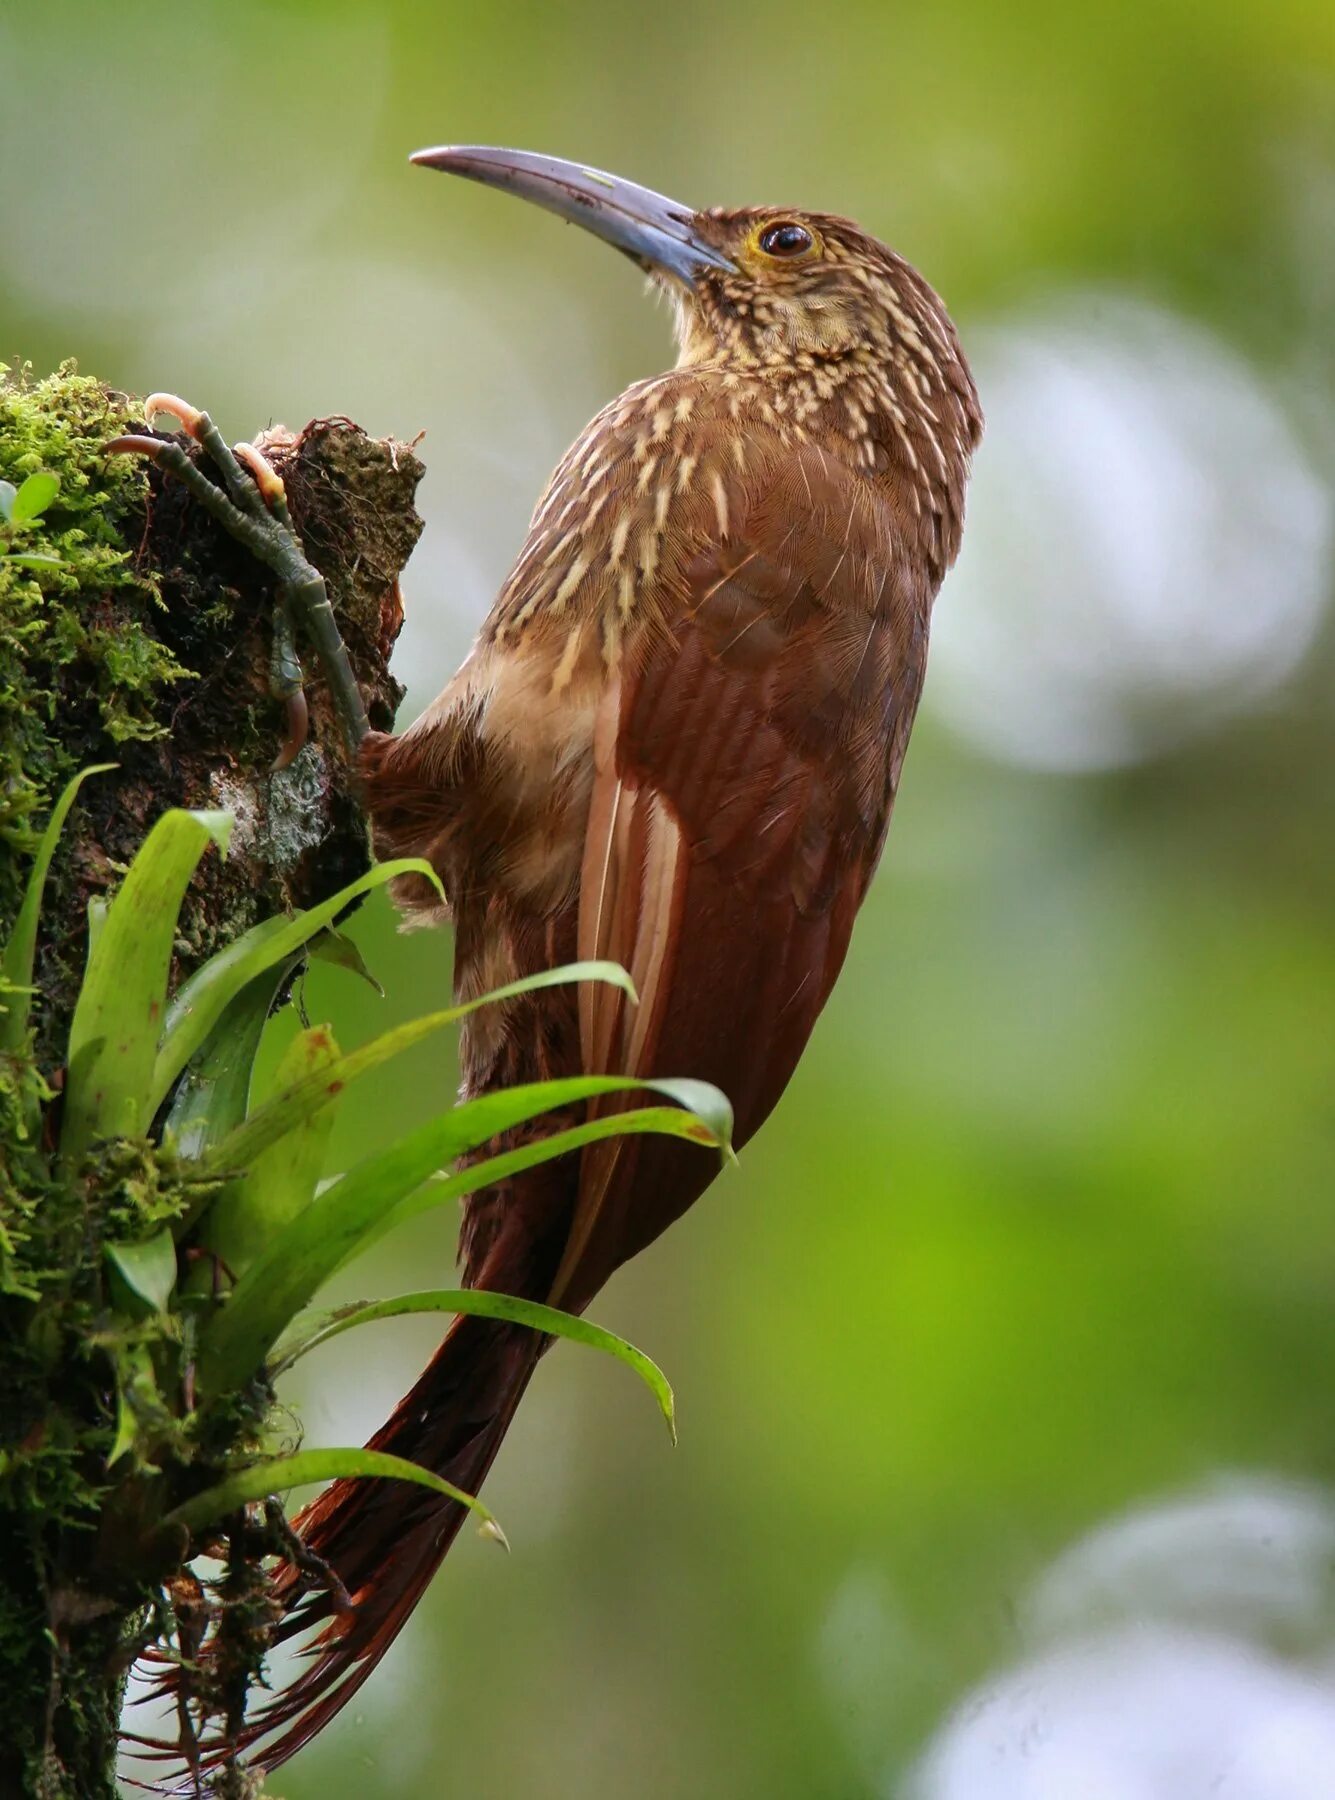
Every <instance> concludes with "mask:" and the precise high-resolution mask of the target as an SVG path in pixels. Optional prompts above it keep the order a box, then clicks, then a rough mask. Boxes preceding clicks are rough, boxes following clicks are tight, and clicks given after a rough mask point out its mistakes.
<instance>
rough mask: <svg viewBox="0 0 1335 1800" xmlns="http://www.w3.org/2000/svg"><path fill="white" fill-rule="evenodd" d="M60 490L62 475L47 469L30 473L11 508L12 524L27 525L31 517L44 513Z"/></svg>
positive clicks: (10, 518)
mask: <svg viewBox="0 0 1335 1800" xmlns="http://www.w3.org/2000/svg"><path fill="white" fill-rule="evenodd" d="M59 492H60V477H59V475H52V474H49V473H48V472H47V470H45V469H39V470H37V471H36V472H35V473H34V474H32V475H29V477H28V479H27V480H26V481H25V482H24V484H23V486H22V487H21V488H20V489H19V491H18V493H17V494H15V496H14V502H13V505H12V506H11V507H10V510H9V522H10V524H11V525H26V524H27V523H28V521H29V520H30V519H35V518H37V517H38V516H39V515H40V514H42V513H44V512H45V511H46V509H47V507H48V506H50V504H51V502H52V501H53V500H54V499H55V497H56V495H57V494H58V493H59Z"/></svg>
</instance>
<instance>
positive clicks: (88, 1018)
mask: <svg viewBox="0 0 1335 1800" xmlns="http://www.w3.org/2000/svg"><path fill="white" fill-rule="evenodd" d="M231 828H232V818H231V814H230V813H223V812H197V813H196V812H181V811H172V812H168V813H164V814H163V816H162V817H161V818H160V819H159V820H158V822H157V824H156V825H154V827H153V829H152V830H151V831H150V832H149V834H148V836H147V838H146V839H145V840H144V843H143V845H142V847H141V848H140V850H139V853H138V855H137V856H136V857H135V859H134V861H133V862H132V863H131V864H130V869H129V873H128V874H127V875H126V877H125V880H124V881H123V882H122V883H121V886H120V890H119V892H118V893H117V894H116V897H115V899H114V900H113V901H112V902H111V906H110V908H109V909H108V911H107V915H106V922H105V923H104V925H103V926H102V930H101V932H100V933H99V935H98V939H97V943H96V945H95V946H94V948H93V951H92V954H91V955H90V957H89V959H88V967H87V970H86V972H85V974H84V980H83V986H82V988H81V989H80V990H79V999H78V1003H77V1005H76V1007H75V1011H74V1020H73V1023H72V1024H71V1026H70V1041H69V1075H68V1081H67V1088H66V1101H65V1118H64V1126H63V1129H62V1131H61V1138H60V1151H61V1156H62V1159H63V1160H64V1162H65V1164H66V1166H67V1167H69V1166H72V1165H75V1164H77V1163H78V1162H79V1161H80V1160H81V1159H82V1157H83V1156H84V1154H85V1153H86V1152H87V1150H88V1148H89V1146H90V1145H91V1144H92V1143H93V1141H94V1140H95V1139H97V1138H100V1137H136V1136H138V1135H139V1134H140V1133H141V1132H143V1131H145V1130H146V1129H147V1128H148V1125H149V1122H150V1121H151V1119H152V1117H153V1113H154V1111H155V1110H156V1102H155V1100H154V1098H153V1092H152V1084H153V1065H154V1061H155V1059H156V1056H157V1042H158V1035H159V1033H160V1031H161V1029H162V1021H163V1017H164V1015H165V1013H166V1008H167V981H168V978H169V975H170V972H171V958H172V946H173V944H174V942H175V937H176V919H177V914H178V913H179V912H180V910H181V901H182V899H183V898H184V895H185V890H186V886H187V884H188V883H189V881H190V877H191V876H192V875H193V874H194V872H195V865H196V863H198V861H199V859H200V857H201V856H202V855H203V854H204V850H205V848H206V847H207V845H209V844H210V843H213V844H216V845H217V846H218V848H219V850H221V851H223V852H224V853H225V852H226V848H227V840H228V837H229V835H230V833H231Z"/></svg>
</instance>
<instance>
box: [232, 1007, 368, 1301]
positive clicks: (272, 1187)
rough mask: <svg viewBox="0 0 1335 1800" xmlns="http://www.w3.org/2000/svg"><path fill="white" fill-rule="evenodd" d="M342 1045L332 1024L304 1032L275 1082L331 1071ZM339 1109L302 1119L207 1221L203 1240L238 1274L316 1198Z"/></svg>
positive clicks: (259, 1159) (290, 1048)
mask: <svg viewBox="0 0 1335 1800" xmlns="http://www.w3.org/2000/svg"><path fill="white" fill-rule="evenodd" d="M337 1058H338V1045H337V1043H336V1042H335V1040H334V1034H333V1032H332V1031H331V1030H330V1029H329V1027H328V1026H327V1025H314V1026H311V1027H310V1028H309V1029H308V1030H306V1031H302V1032H299V1033H298V1034H297V1036H296V1037H295V1038H294V1039H293V1040H292V1042H291V1044H289V1045H288V1048H287V1050H286V1051H285V1052H284V1055H283V1059H282V1061H281V1062H280V1063H279V1065H278V1071H277V1075H276V1077H275V1079H276V1080H277V1081H278V1082H279V1083H280V1084H282V1083H290V1082H292V1081H295V1080H297V1079H298V1078H299V1077H301V1076H303V1075H305V1074H306V1073H307V1072H308V1071H310V1070H318V1069H322V1068H326V1067H328V1066H329V1065H330V1064H331V1063H333V1062H335V1061H336V1060H337ZM333 1124H334V1108H333V1107H332V1106H329V1107H324V1108H322V1109H321V1110H320V1111H319V1112H318V1113H316V1114H314V1115H313V1116H311V1117H309V1118H306V1119H303V1120H302V1121H301V1122H300V1123H299V1124H298V1125H296V1126H295V1127H294V1128H293V1129H292V1130H291V1131H289V1132H287V1133H285V1135H284V1136H283V1137H281V1138H279V1140H278V1142H277V1143H276V1144H271V1145H270V1146H269V1148H268V1149H267V1150H265V1151H263V1152H261V1154H260V1155H258V1156H257V1157H256V1158H255V1159H254V1161H253V1162H252V1163H251V1165H250V1167H249V1168H248V1169H247V1170H246V1173H245V1175H244V1177H243V1178H242V1179H240V1180H238V1181H234V1182H229V1183H228V1185H227V1187H226V1188H225V1189H224V1191H223V1192H222V1193H221V1194H219V1195H218V1196H217V1197H216V1198H215V1199H214V1201H213V1202H212V1204H211V1205H210V1207H209V1209H208V1211H207V1213H206V1214H205V1216H204V1224H203V1228H202V1231H201V1233H200V1237H201V1241H202V1242H203V1243H204V1244H205V1245H206V1246H207V1247H208V1248H209V1249H210V1250H215V1251H216V1252H217V1253H218V1255H219V1256H220V1257H221V1258H222V1260H223V1262H224V1263H226V1265H227V1267H228V1268H229V1269H230V1270H231V1271H232V1272H233V1274H234V1275H242V1274H244V1273H245V1271H246V1269H248V1268H249V1267H250V1265H251V1263H253V1262H254V1261H255V1258H256V1257H257V1256H258V1255H259V1254H260V1252H261V1250H263V1248H264V1246H265V1244H266V1243H269V1242H271V1241H272V1239H273V1237H274V1235H275V1233H277V1232H279V1231H281V1230H282V1229H283V1227H284V1226H285V1225H288V1224H290V1223H291V1221H292V1220H293V1219H295V1218H296V1217H297V1215H298V1214H299V1213H302V1212H304V1211H305V1210H306V1208H307V1207H308V1206H309V1205H310V1203H311V1201H312V1200H313V1199H314V1198H315V1191H316V1188H317V1186H318V1185H319V1180H320V1175H321V1173H322V1171H323V1169H324V1162H325V1153H326V1151H327V1149H328V1146H329V1133H330V1131H331V1130H332V1128H333Z"/></svg>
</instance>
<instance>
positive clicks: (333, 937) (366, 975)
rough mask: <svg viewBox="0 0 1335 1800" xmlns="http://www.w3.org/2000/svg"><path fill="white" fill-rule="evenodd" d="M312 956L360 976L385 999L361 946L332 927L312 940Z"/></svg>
mask: <svg viewBox="0 0 1335 1800" xmlns="http://www.w3.org/2000/svg"><path fill="white" fill-rule="evenodd" d="M311 955H312V956H318V957H319V958H320V960H321V961H322V962H329V963H334V964H335V965H336V966H337V967H338V968H340V969H347V970H348V972H349V973H350V974H352V975H360V976H361V978H362V980H363V981H366V982H369V983H370V985H371V986H372V987H373V988H374V989H375V991H376V993H377V994H379V996H380V998H381V999H382V1000H383V999H384V997H385V990H384V988H382V987H381V985H380V983H379V982H378V981H377V980H376V978H375V976H374V975H373V974H372V973H371V971H370V970H369V969H368V968H367V966H366V958H365V957H364V956H363V955H362V953H361V949H360V946H359V945H357V944H356V943H354V942H353V940H352V939H351V938H350V937H345V936H344V935H343V933H342V932H341V931H335V930H334V928H333V926H332V925H331V926H330V927H329V929H328V930H327V931H322V932H321V933H320V935H319V937H317V938H315V939H313V940H312V943H311Z"/></svg>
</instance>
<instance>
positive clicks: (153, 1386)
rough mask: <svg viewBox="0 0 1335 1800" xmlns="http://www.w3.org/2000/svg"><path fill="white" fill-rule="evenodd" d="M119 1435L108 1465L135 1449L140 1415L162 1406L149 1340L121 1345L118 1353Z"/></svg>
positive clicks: (114, 1442) (116, 1360)
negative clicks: (145, 1342)
mask: <svg viewBox="0 0 1335 1800" xmlns="http://www.w3.org/2000/svg"><path fill="white" fill-rule="evenodd" d="M114 1361H115V1365H116V1435H115V1437H114V1439H113V1440H112V1444H111V1449H110V1450H109V1451H108V1453H107V1467H108V1468H110V1467H111V1466H112V1464H113V1463H117V1462H119V1461H120V1459H121V1457H122V1456H126V1455H128V1453H129V1452H130V1451H131V1450H133V1449H134V1447H135V1444H136V1443H137V1441H138V1439H139V1434H140V1429H141V1419H142V1418H144V1417H149V1418H151V1417H152V1416H153V1415H154V1414H156V1413H159V1412H161V1410H162V1396H161V1394H159V1392H158V1383H157V1377H156V1376H155V1375H154V1373H153V1358H152V1356H151V1355H150V1353H149V1349H148V1346H147V1345H146V1344H127V1345H122V1346H121V1347H120V1348H119V1349H118V1350H117V1352H116V1354H115V1358H114Z"/></svg>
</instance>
